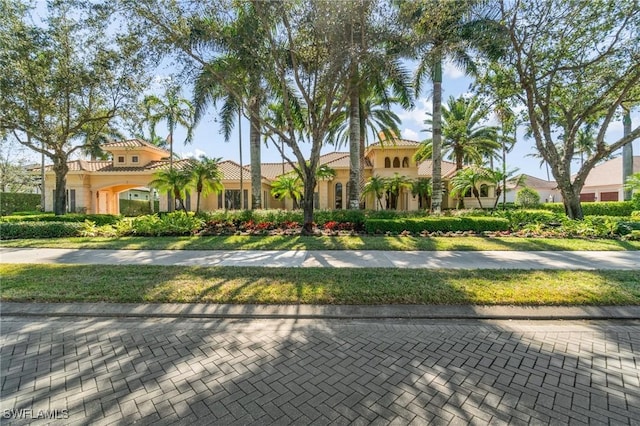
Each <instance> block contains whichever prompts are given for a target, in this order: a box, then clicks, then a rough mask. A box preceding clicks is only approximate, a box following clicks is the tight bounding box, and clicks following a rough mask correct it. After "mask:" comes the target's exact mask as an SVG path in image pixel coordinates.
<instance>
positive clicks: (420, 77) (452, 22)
mask: <svg viewBox="0 0 640 426" xmlns="http://www.w3.org/2000/svg"><path fill="white" fill-rule="evenodd" d="M483 3H484V2H482V1H479V0H469V1H457V2H451V1H447V0H438V1H431V2H402V3H401V6H400V12H401V16H402V17H403V18H404V20H405V21H406V22H408V23H409V25H410V26H412V27H413V29H414V32H415V36H416V37H417V39H418V43H419V45H420V48H419V52H418V54H419V55H421V59H420V64H419V65H418V68H417V70H416V74H415V79H414V81H415V91H416V94H417V93H420V92H421V90H422V82H423V81H424V80H425V79H427V78H429V80H431V82H432V83H433V91H432V93H433V95H432V96H433V115H432V117H433V118H432V122H433V131H432V135H433V139H432V164H433V170H432V185H433V196H432V210H433V211H435V212H437V213H439V212H440V210H441V204H442V152H441V150H442V63H443V61H444V60H445V59H446V58H451V59H453V62H454V63H455V64H457V65H460V66H462V67H463V68H464V69H465V70H466V71H467V72H468V73H472V72H475V68H476V67H475V64H474V62H473V60H472V57H471V55H470V52H471V50H472V49H473V50H477V51H479V52H480V53H482V54H484V55H485V56H488V57H490V58H495V57H498V56H500V55H501V54H502V50H503V49H502V46H504V45H505V44H506V43H502V40H503V38H502V37H501V35H502V34H504V31H502V27H501V26H500V25H499V23H498V22H497V21H496V20H494V19H492V17H490V16H486V15H485V16H483V15H481V11H482V8H483V7H484V4H483ZM475 12H478V13H475ZM476 16H478V17H476Z"/></svg>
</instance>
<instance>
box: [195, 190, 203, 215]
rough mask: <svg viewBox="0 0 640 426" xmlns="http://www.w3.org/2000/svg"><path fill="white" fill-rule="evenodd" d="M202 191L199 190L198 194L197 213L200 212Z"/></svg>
mask: <svg viewBox="0 0 640 426" xmlns="http://www.w3.org/2000/svg"><path fill="white" fill-rule="evenodd" d="M201 192H202V191H198V195H197V196H196V214H197V213H200V193H201Z"/></svg>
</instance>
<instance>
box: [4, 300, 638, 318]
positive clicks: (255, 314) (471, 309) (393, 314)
mask: <svg viewBox="0 0 640 426" xmlns="http://www.w3.org/2000/svg"><path fill="white" fill-rule="evenodd" d="M0 317H95V318H185V319H186V318H192V319H198V318H199V319H362V320H372V319H482V320H507V319H513V320H638V319H640V306H582V307H574V306H477V305H460V306H454V305H372V306H363V305H228V304H226V305H214V304H174V303H171V304H126V303H125V304H123V303H17V302H3V303H2V304H1V305H0Z"/></svg>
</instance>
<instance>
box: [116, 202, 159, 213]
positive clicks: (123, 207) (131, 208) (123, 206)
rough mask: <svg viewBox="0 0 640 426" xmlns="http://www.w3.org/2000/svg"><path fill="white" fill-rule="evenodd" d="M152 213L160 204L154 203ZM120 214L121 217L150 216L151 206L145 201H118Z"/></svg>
mask: <svg viewBox="0 0 640 426" xmlns="http://www.w3.org/2000/svg"><path fill="white" fill-rule="evenodd" d="M153 208H154V211H156V212H157V211H158V210H159V209H160V202H159V201H154V206H153ZM120 214H121V215H123V216H141V215H143V214H151V205H150V204H149V201H145V200H124V199H120Z"/></svg>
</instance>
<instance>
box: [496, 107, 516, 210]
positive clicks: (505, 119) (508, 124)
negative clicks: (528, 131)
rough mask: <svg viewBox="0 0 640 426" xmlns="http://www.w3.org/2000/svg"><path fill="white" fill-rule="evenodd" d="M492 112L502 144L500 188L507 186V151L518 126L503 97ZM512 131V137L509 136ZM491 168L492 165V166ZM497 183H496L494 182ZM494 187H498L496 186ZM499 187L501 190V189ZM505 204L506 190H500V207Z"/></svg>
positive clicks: (512, 145)
mask: <svg viewBox="0 0 640 426" xmlns="http://www.w3.org/2000/svg"><path fill="white" fill-rule="evenodd" d="M494 113H495V114H496V117H498V121H499V122H500V144H501V145H502V187H501V188H502V189H505V188H506V187H507V176H508V173H507V153H508V152H511V150H512V149H513V147H514V146H515V144H516V133H517V129H518V126H517V124H516V115H515V113H514V112H513V110H512V109H511V107H510V106H509V105H508V104H507V103H506V101H505V100H504V99H500V98H499V99H498V102H497V103H496V105H495V106H494ZM511 133H513V137H511V136H509V135H510V134H511ZM492 169H493V167H492ZM496 185H497V184H496ZM496 188H498V187H497V186H496ZM502 189H501V191H502ZM498 197H499V195H498V194H497V193H496V204H494V206H493V209H494V210H495V208H496V205H497V203H498ZM506 205H507V191H506V190H505V191H502V209H503V210H504V209H505V208H506Z"/></svg>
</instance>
